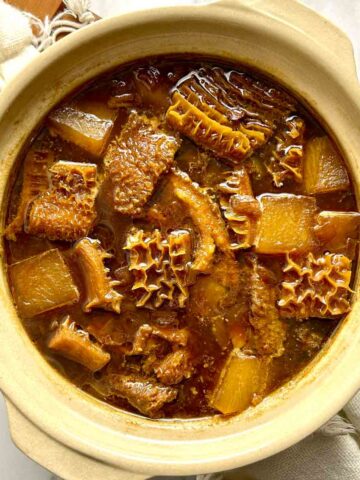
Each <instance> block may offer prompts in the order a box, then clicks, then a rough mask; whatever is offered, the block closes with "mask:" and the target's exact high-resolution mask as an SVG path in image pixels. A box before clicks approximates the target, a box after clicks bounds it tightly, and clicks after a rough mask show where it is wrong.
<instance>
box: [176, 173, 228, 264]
mask: <svg viewBox="0 0 360 480" xmlns="http://www.w3.org/2000/svg"><path fill="white" fill-rule="evenodd" d="M169 181H170V183H171V184H172V187H173V189H174V193H175V196H176V197H177V198H178V199H179V200H181V202H183V203H184V205H185V206H186V208H187V209H188V211H189V215H190V216H191V218H192V221H193V223H194V225H195V227H196V228H197V230H198V231H199V237H200V239H199V242H198V245H197V247H196V251H195V255H194V257H195V258H194V261H193V263H192V265H191V268H192V270H193V271H194V272H199V273H200V272H207V271H209V269H210V267H211V265H212V262H213V259H214V254H215V250H216V247H217V248H219V249H220V250H221V251H228V250H230V239H229V234H228V232H227V229H226V226H225V223H224V220H223V218H222V217H221V213H220V210H219V208H218V206H217V204H216V203H215V202H213V201H212V200H211V199H210V197H209V195H208V194H207V193H206V191H205V190H203V189H201V188H200V187H199V186H198V185H197V184H196V183H194V182H192V181H191V179H190V177H189V176H188V175H187V174H186V173H184V172H178V171H174V172H172V173H171V175H170V177H169Z"/></svg>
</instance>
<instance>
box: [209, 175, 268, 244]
mask: <svg viewBox="0 0 360 480" xmlns="http://www.w3.org/2000/svg"><path fill="white" fill-rule="evenodd" d="M218 190H219V192H220V207H221V210H222V213H223V216H224V218H225V220H226V225H227V227H228V230H229V233H230V239H231V248H232V249H233V250H239V249H244V248H249V247H251V246H252V245H253V244H254V240H255V236H256V226H257V219H258V217H259V215H260V207H259V203H258V201H257V200H256V199H255V198H254V196H253V192H252V187H251V182H250V177H249V175H248V173H247V171H246V170H245V168H241V167H240V168H238V169H237V170H234V171H233V172H231V173H230V174H229V175H228V177H227V178H226V179H225V181H224V182H222V183H221V184H220V185H219V187H218Z"/></svg>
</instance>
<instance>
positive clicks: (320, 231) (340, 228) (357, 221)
mask: <svg viewBox="0 0 360 480" xmlns="http://www.w3.org/2000/svg"><path fill="white" fill-rule="evenodd" d="M359 225H360V213H358V212H331V211H323V212H320V213H319V215H318V216H317V225H316V226H315V234H316V236H317V238H318V239H319V241H320V243H322V244H323V245H324V246H325V247H326V248H327V249H328V250H329V251H330V252H333V253H346V252H347V251H348V248H349V240H355V239H357V238H358V234H359Z"/></svg>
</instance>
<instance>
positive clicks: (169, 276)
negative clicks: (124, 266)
mask: <svg viewBox="0 0 360 480" xmlns="http://www.w3.org/2000/svg"><path fill="white" fill-rule="evenodd" d="M124 249H125V250H127V251H128V252H129V270H130V271H131V272H132V273H133V276H134V283H133V286H132V290H133V291H134V292H137V294H138V296H139V298H138V301H137V304H136V305H137V306H138V307H149V308H158V307H160V306H161V305H162V304H163V303H168V304H169V305H170V306H177V307H179V308H183V307H184V306H185V303H186V301H187V299H188V297H189V292H188V282H189V268H190V260H191V239H190V233H189V232H188V231H187V230H174V231H172V232H170V233H169V234H168V235H167V236H166V237H163V236H162V235H161V233H160V232H159V230H154V231H152V232H144V231H143V230H138V229H133V230H132V231H130V233H129V235H128V237H127V240H126V245H125V247H124Z"/></svg>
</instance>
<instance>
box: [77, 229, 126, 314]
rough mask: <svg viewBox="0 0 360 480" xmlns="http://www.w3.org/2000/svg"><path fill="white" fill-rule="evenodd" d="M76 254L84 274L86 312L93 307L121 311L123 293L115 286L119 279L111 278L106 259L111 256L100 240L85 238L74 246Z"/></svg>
mask: <svg viewBox="0 0 360 480" xmlns="http://www.w3.org/2000/svg"><path fill="white" fill-rule="evenodd" d="M74 254H75V257H76V259H77V261H78V263H79V266H80V270H81V272H82V275H83V279H84V284H85V291H86V300H85V303H84V305H83V309H84V311H85V312H90V311H91V310H92V309H93V308H103V309H105V310H112V311H113V312H116V313H120V308H121V301H122V298H123V297H122V295H121V294H120V293H119V292H117V291H116V290H115V289H114V287H116V286H117V285H119V283H120V282H119V281H117V280H113V279H111V278H110V270H109V269H108V268H107V267H106V266H105V264H104V261H105V260H106V259H107V258H111V257H112V255H110V254H109V253H107V252H106V251H105V250H104V249H103V248H102V247H101V244H100V241H99V240H93V239H90V238H83V239H82V240H80V241H79V242H77V243H76V245H75V246H74Z"/></svg>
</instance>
